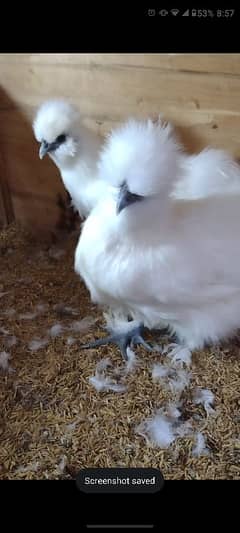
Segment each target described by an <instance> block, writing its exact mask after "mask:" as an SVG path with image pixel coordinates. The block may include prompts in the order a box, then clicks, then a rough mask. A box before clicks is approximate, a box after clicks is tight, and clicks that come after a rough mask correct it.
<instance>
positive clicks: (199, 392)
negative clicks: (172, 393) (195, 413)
mask: <svg viewBox="0 0 240 533" xmlns="http://www.w3.org/2000/svg"><path fill="white" fill-rule="evenodd" d="M213 402H214V394H213V393H212V391H210V390H209V389H200V388H197V389H195V393H194V397H193V403H195V404H196V405H198V404H202V405H203V407H204V409H205V411H206V413H207V414H208V415H213V414H215V413H216V411H215V409H213V407H212V404H213Z"/></svg>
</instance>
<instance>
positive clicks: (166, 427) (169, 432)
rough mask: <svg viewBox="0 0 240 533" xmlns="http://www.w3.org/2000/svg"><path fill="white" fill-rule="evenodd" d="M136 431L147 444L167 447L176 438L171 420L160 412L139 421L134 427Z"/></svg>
mask: <svg viewBox="0 0 240 533" xmlns="http://www.w3.org/2000/svg"><path fill="white" fill-rule="evenodd" d="M136 433H138V434H139V435H141V436H142V437H144V438H145V440H146V442H147V444H149V445H152V444H153V445H155V446H159V447H160V448H168V447H169V446H170V444H171V443H172V442H173V441H174V440H175V438H176V437H175V434H174V431H173V424H172V422H171V421H170V419H169V418H167V417H166V416H164V415H160V414H159V415H155V417H153V418H148V419H146V420H144V421H143V422H141V424H139V426H137V427H136Z"/></svg>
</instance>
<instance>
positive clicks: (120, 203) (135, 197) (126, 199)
mask: <svg viewBox="0 0 240 533" xmlns="http://www.w3.org/2000/svg"><path fill="white" fill-rule="evenodd" d="M143 199H144V196H140V195H139V194H134V193H131V192H130V191H129V190H128V188H127V185H126V183H124V184H123V185H122V187H121V189H120V191H119V195H118V200H117V215H119V213H121V211H122V210H123V209H125V207H128V206H129V205H131V204H135V202H139V201H141V200H143Z"/></svg>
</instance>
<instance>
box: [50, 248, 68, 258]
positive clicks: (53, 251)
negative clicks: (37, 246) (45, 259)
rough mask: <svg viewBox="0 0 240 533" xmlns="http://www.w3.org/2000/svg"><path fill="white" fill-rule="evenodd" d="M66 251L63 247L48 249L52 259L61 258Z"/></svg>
mask: <svg viewBox="0 0 240 533" xmlns="http://www.w3.org/2000/svg"><path fill="white" fill-rule="evenodd" d="M65 253H66V250H62V249H59V248H54V247H52V248H50V249H49V250H48V255H49V257H51V258H52V259H57V260H58V259H60V258H61V257H62V256H63V255H65Z"/></svg>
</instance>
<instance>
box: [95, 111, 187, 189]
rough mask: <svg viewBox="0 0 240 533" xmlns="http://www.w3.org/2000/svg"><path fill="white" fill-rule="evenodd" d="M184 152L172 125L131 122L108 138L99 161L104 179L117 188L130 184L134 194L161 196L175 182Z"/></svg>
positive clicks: (159, 122)
mask: <svg viewBox="0 0 240 533" xmlns="http://www.w3.org/2000/svg"><path fill="white" fill-rule="evenodd" d="M180 150H181V146H180V144H179V143H178V142H177V140H176V138H175V136H174V133H173V128H172V126H171V125H170V124H166V123H164V122H162V121H161V120H159V121H158V123H157V124H154V123H153V122H152V121H151V120H148V121H137V120H134V119H131V120H129V121H128V122H126V123H124V124H123V125H122V126H120V127H119V128H116V129H115V130H114V131H113V132H112V133H111V135H110V136H109V137H108V139H107V142H106V144H105V146H104V149H103V151H102V153H101V156H100V160H99V173H100V177H101V179H103V180H104V179H105V180H106V181H107V182H108V183H109V184H110V185H112V186H114V187H120V186H121V184H122V183H123V182H126V183H127V186H128V189H129V191H130V192H131V193H134V194H139V195H141V196H151V195H153V194H158V193H159V192H160V191H161V189H162V188H163V187H164V188H165V187H166V186H167V187H169V186H171V183H172V180H174V179H175V177H176V172H177V168H178V155H179V152H180Z"/></svg>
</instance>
